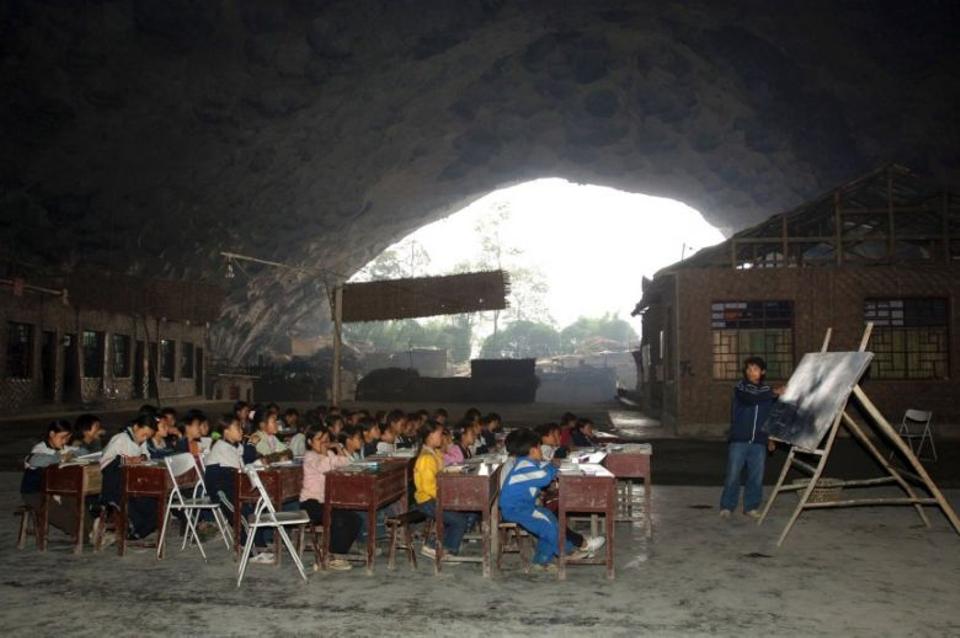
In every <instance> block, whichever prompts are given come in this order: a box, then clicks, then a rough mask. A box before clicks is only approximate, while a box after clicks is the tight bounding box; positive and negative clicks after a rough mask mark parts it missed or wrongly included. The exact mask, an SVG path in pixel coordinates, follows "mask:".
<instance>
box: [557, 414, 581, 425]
mask: <svg viewBox="0 0 960 638" xmlns="http://www.w3.org/2000/svg"><path fill="white" fill-rule="evenodd" d="M576 420H577V415H576V414H574V413H573V412H564V413H563V416H561V417H560V425H566V424H567V423H570V422H571V421H573V422H576Z"/></svg>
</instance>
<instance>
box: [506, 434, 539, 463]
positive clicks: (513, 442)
mask: <svg viewBox="0 0 960 638" xmlns="http://www.w3.org/2000/svg"><path fill="white" fill-rule="evenodd" d="M504 445H505V446H506V448H507V454H509V455H510V456H517V457H520V456H527V455H529V454H530V450H532V449H533V448H535V447H539V446H540V435H539V434H537V433H536V432H534V431H533V430H531V429H530V428H519V429H516V430H514V431H513V432H511V433H510V434H508V435H507V439H506V441H504Z"/></svg>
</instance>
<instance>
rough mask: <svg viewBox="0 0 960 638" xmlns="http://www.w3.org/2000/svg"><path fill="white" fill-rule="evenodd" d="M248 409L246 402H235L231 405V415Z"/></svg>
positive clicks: (248, 405)
mask: <svg viewBox="0 0 960 638" xmlns="http://www.w3.org/2000/svg"><path fill="white" fill-rule="evenodd" d="M249 407H250V404H249V403H247V402H246V401H237V402H236V403H234V404H233V413H234V414H236V413H237V412H239V411H240V410H242V409H244V408H249Z"/></svg>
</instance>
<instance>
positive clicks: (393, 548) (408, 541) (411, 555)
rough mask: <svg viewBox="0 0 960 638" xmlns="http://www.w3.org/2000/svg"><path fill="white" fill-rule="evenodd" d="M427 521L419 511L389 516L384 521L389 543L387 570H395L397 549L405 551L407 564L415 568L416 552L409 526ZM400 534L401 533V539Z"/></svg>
mask: <svg viewBox="0 0 960 638" xmlns="http://www.w3.org/2000/svg"><path fill="white" fill-rule="evenodd" d="M427 520H428V519H427V516H426V515H425V514H424V513H423V512H421V511H420V510H412V511H409V512H405V513H403V514H399V515H397V516H391V517H389V518H388V519H387V520H386V526H387V536H388V538H389V541H388V542H389V543H390V547H389V549H388V554H387V569H389V570H393V569H396V567H397V550H398V549H402V550H404V551H406V553H407V562H408V563H410V567H411V568H412V569H416V568H417V551H416V548H415V547H414V535H413V532H412V531H411V530H410V526H411V525H418V524H420V523H424V522H426V521H427ZM431 527H432V526H431ZM401 532H402V533H403V534H402V538H401ZM428 535H429V533H428Z"/></svg>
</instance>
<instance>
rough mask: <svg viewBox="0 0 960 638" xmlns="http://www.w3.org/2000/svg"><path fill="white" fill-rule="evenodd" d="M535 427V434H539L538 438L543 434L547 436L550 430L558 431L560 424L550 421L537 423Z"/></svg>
mask: <svg viewBox="0 0 960 638" xmlns="http://www.w3.org/2000/svg"><path fill="white" fill-rule="evenodd" d="M536 429H537V434H539V435H540V438H543V437H545V436H549V435H550V433H551V432H559V431H560V425H559V424H557V423H554V422H552V421H551V422H550V423H543V424H541V425H538V426H537V428H536Z"/></svg>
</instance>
